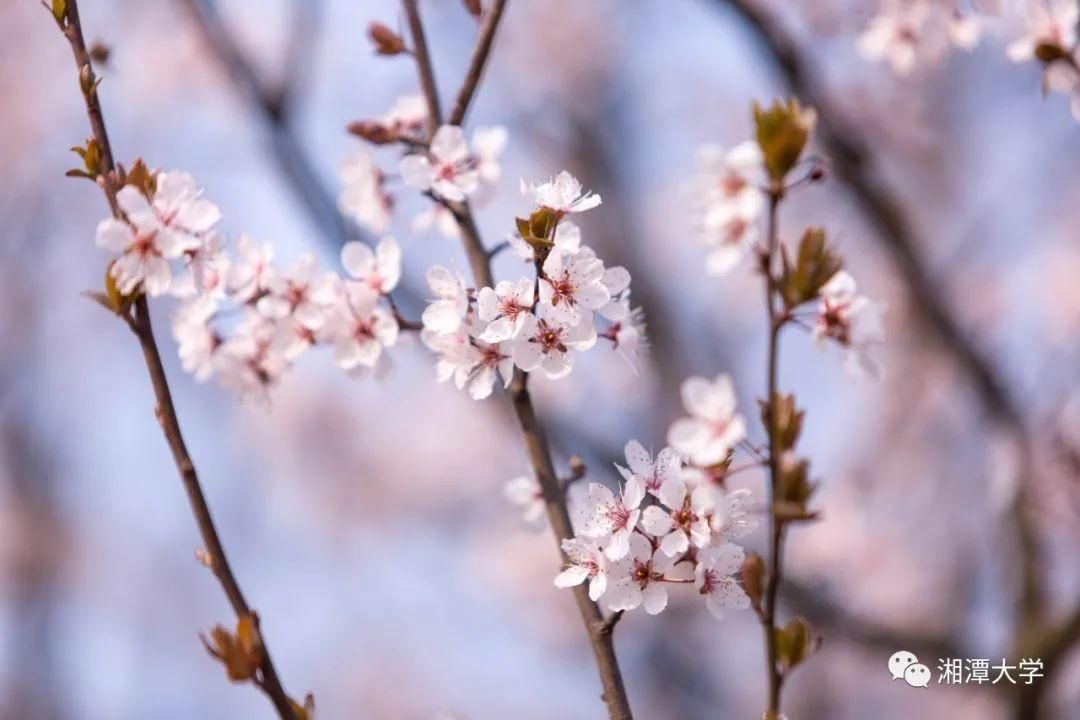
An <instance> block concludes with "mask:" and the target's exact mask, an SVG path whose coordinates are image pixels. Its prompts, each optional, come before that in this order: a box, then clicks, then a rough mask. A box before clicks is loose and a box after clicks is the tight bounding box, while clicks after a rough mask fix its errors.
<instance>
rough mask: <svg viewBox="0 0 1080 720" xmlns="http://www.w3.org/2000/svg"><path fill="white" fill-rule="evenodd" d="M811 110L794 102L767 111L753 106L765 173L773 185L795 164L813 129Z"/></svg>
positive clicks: (813, 116)
mask: <svg viewBox="0 0 1080 720" xmlns="http://www.w3.org/2000/svg"><path fill="white" fill-rule="evenodd" d="M814 121H815V114H814V111H813V110H810V109H803V108H802V107H801V106H800V105H799V101H798V100H789V101H787V102H781V101H779V100H777V101H775V102H773V104H772V106H771V107H769V108H768V109H762V108H761V106H760V105H757V104H756V103H755V105H754V126H755V128H756V137H757V142H758V145H759V146H760V147H761V154H762V155H763V156H764V158H765V169H766V170H767V171H768V173H769V178H770V179H771V180H772V181H773V182H774V183H776V184H778V185H779V184H780V183H782V182H783V180H784V177H785V176H786V175H787V174H788V173H789V172H790V171H791V169H792V168H793V167H795V165H796V163H798V162H799V157H800V156H801V155H802V151H803V149H804V148H805V147H806V141H807V139H808V138H809V137H810V131H811V130H812V129H813V126H814Z"/></svg>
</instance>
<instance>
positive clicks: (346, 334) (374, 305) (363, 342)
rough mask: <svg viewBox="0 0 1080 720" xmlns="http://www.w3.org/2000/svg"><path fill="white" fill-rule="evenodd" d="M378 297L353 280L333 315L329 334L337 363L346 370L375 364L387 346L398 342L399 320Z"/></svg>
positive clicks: (328, 329)
mask: <svg viewBox="0 0 1080 720" xmlns="http://www.w3.org/2000/svg"><path fill="white" fill-rule="evenodd" d="M378 299H379V296H378V295H377V294H376V293H375V292H374V291H372V290H371V288H369V287H367V286H365V285H361V284H360V283H350V284H349V285H348V286H347V287H346V291H345V296H344V297H343V298H342V300H341V301H340V302H338V303H337V305H336V306H335V308H334V311H333V312H332V313H331V315H330V318H329V320H328V327H327V334H328V336H329V337H331V338H332V340H333V344H334V362H335V363H337V365H338V367H340V368H342V369H343V370H352V369H355V368H359V367H367V368H373V367H375V364H376V363H377V362H378V361H379V357H380V356H381V355H382V351H383V348H384V347H391V346H393V345H394V343H396V342H397V337H398V323H397V320H395V319H394V314H393V313H392V312H390V310H389V309H387V308H385V307H382V306H380V305H378Z"/></svg>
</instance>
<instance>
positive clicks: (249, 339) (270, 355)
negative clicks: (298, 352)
mask: <svg viewBox="0 0 1080 720" xmlns="http://www.w3.org/2000/svg"><path fill="white" fill-rule="evenodd" d="M276 337H277V325H276V323H275V322H274V321H273V319H271V318H268V317H266V316H265V315H263V314H262V313H260V312H256V311H254V310H248V311H247V312H246V313H245V314H244V320H243V322H242V323H241V324H240V326H239V327H237V328H235V329H234V330H233V331H232V332H231V333H230V334H229V335H228V337H227V338H226V339H225V340H224V342H223V343H222V345H221V347H220V349H219V351H218V353H217V354H216V356H215V360H216V365H217V375H218V380H219V382H220V383H221V385H222V387H225V388H231V389H234V390H237V391H238V392H240V393H241V394H244V395H251V394H258V393H260V392H262V391H265V390H266V389H267V388H268V387H270V386H271V385H273V384H274V383H275V382H276V381H277V380H278V378H279V377H281V375H282V374H283V373H284V372H285V370H286V369H287V368H288V363H287V361H286V359H285V357H284V355H282V354H281V352H280V351H279V346H278V345H277V344H276V343H275V340H276Z"/></svg>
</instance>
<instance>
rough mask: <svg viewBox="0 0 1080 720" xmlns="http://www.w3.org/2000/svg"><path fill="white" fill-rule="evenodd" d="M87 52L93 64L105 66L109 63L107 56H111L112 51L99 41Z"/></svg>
mask: <svg viewBox="0 0 1080 720" xmlns="http://www.w3.org/2000/svg"><path fill="white" fill-rule="evenodd" d="M87 52H89V53H90V59H91V60H93V61H94V62H95V63H97V64H98V65H106V64H108V62H109V55H111V54H112V49H111V48H110V47H109V46H108V45H106V44H105V43H103V42H101V41H100V40H99V41H96V42H94V44H92V45H91V46H90V48H89V50H88V51H87Z"/></svg>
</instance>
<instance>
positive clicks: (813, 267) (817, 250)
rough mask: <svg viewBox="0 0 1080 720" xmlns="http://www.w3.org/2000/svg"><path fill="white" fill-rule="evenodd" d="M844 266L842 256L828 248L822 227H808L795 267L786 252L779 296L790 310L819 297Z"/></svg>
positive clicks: (801, 241) (800, 245) (800, 243)
mask: <svg viewBox="0 0 1080 720" xmlns="http://www.w3.org/2000/svg"><path fill="white" fill-rule="evenodd" d="M842 265H843V263H842V261H841V259H840V256H839V255H837V254H836V253H834V252H833V251H832V250H831V249H830V248H829V246H828V243H827V242H826V240H825V231H824V230H822V229H821V228H808V229H807V230H806V232H805V233H803V236H802V239H801V240H800V241H799V253H798V257H797V258H796V262H795V265H794V266H792V265H791V263H790V261H789V259H788V257H787V253H786V251H785V252H784V253H783V273H782V274H781V277H780V294H781V295H782V296H783V298H784V303H785V305H786V306H787V307H788V309H791V308H794V307H797V306H799V305H801V304H803V303H805V302H809V301H810V300H813V299H814V298H816V297H817V296H818V293H820V292H821V288H822V287H824V285H825V283H827V282H829V280H830V279H831V278H832V276H833V275H835V274H836V273H837V271H839V270H840V268H841V266H842Z"/></svg>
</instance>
